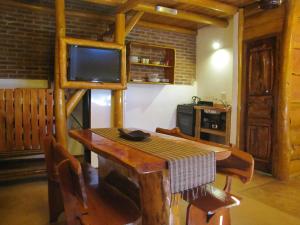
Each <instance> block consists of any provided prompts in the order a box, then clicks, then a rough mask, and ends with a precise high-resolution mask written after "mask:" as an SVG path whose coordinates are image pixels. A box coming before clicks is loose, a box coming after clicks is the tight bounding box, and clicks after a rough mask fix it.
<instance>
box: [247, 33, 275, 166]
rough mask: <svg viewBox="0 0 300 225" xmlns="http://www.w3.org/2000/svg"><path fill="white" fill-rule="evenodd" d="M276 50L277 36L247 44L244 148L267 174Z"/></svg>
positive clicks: (271, 141)
mask: <svg viewBox="0 0 300 225" xmlns="http://www.w3.org/2000/svg"><path fill="white" fill-rule="evenodd" d="M277 48H278V47H277V39H276V37H272V38H267V39H262V40H256V41H250V42H248V43H247V54H246V59H247V60H246V62H247V70H246V71H247V74H246V75H247V77H246V78H247V79H246V110H245V117H246V119H245V122H246V124H245V125H246V137H245V141H246V146H245V147H246V150H247V151H248V152H249V153H250V154H252V155H253V157H254V159H255V165H256V169H259V170H262V171H264V172H271V169H272V150H273V142H274V135H273V131H274V122H275V120H274V113H273V112H274V107H275V105H276V99H275V96H276V85H275V83H276V82H275V81H276V76H277V54H278V53H277V52H278V51H277Z"/></svg>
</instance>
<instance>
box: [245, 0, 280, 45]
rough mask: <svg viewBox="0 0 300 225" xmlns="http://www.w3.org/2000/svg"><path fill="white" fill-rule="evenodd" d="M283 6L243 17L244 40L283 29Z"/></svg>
mask: <svg viewBox="0 0 300 225" xmlns="http://www.w3.org/2000/svg"><path fill="white" fill-rule="evenodd" d="M284 20H285V7H284V5H282V6H281V7H279V8H276V9H272V10H265V11H262V12H259V13H257V14H254V15H251V16H248V17H245V23H244V40H249V39H254V38H257V37H261V36H266V35H270V34H274V33H281V32H282V31H283V24H284Z"/></svg>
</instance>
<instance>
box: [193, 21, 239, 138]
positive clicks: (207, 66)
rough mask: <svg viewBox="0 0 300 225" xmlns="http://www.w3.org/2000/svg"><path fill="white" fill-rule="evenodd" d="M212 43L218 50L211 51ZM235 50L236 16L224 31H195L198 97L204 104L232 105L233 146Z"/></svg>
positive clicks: (234, 134)
mask: <svg viewBox="0 0 300 225" xmlns="http://www.w3.org/2000/svg"><path fill="white" fill-rule="evenodd" d="M213 42H219V43H220V44H221V48H220V49H218V50H215V49H213V48H212V44H213ZM237 48H238V16H237V15H236V16H235V17H234V19H232V20H231V21H230V23H229V26H228V27H227V28H218V27H213V26H209V27H205V28H202V29H199V30H198V34H197V60H196V61H197V65H196V73H197V74H196V76H197V84H198V89H197V95H198V96H199V97H201V99H203V100H214V99H218V100H220V99H222V100H226V102H227V103H228V104H230V105H232V118H231V143H235V142H236V107H237V79H238V76H237V75H238V71H237V69H238V67H237V59H238V58H237V54H238V49H237ZM217 103H220V102H217Z"/></svg>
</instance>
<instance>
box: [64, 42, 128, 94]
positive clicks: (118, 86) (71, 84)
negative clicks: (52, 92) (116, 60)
mask: <svg viewBox="0 0 300 225" xmlns="http://www.w3.org/2000/svg"><path fill="white" fill-rule="evenodd" d="M68 45H78V46H85V47H95V48H105V49H117V50H120V51H121V74H120V78H121V82H120V83H106V82H89V81H69V80H68V78H67V65H68V64H67V57H68V52H67V46H68ZM59 60H60V63H59V66H60V67H59V69H60V71H61V74H60V87H61V88H78V89H82V88H83V89H110V90H124V89H126V47H125V46H124V45H120V44H117V43H110V42H100V41H91V40H84V39H76V38H60V42H59Z"/></svg>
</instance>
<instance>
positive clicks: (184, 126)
mask: <svg viewBox="0 0 300 225" xmlns="http://www.w3.org/2000/svg"><path fill="white" fill-rule="evenodd" d="M194 106H195V105H194V104H183V105H178V106H177V117H176V118H177V119H176V126H177V127H179V129H180V130H181V132H182V133H184V134H186V135H189V136H194V135H195V117H196V116H195V115H196V114H195V110H194Z"/></svg>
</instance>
